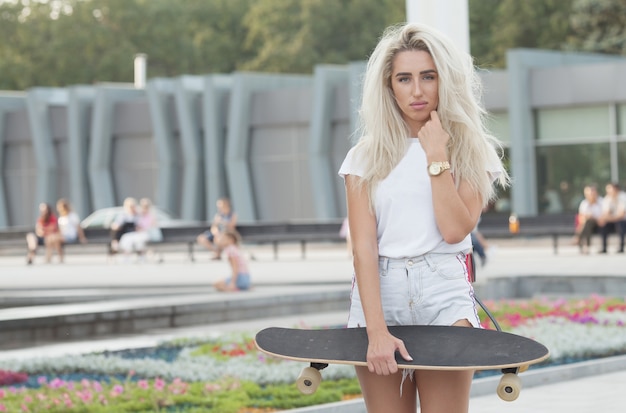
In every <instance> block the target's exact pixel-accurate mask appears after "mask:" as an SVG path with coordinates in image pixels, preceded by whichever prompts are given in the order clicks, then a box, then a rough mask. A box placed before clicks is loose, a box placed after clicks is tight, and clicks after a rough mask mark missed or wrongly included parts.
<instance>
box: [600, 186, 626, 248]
mask: <svg viewBox="0 0 626 413" xmlns="http://www.w3.org/2000/svg"><path fill="white" fill-rule="evenodd" d="M605 191H606V196H605V197H604V198H603V199H602V215H601V216H600V219H599V220H598V226H599V227H600V234H601V235H602V249H601V250H600V251H599V252H600V254H606V252H607V248H606V247H607V240H608V236H609V233H611V232H616V233H617V234H618V235H619V238H620V244H619V249H618V250H617V252H618V253H623V252H624V237H625V236H626V193H625V192H623V191H621V190H620V187H619V184H618V183H616V182H613V183H609V184H607V185H606V188H605Z"/></svg>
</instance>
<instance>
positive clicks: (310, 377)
mask: <svg viewBox="0 0 626 413" xmlns="http://www.w3.org/2000/svg"><path fill="white" fill-rule="evenodd" d="M321 381H322V374H321V373H320V371H319V370H318V369H316V368H314V367H305V368H303V369H302V371H301V372H300V375H299V376H298V378H297V379H296V386H297V387H298V390H300V393H302V394H313V393H315V391H316V390H317V388H318V387H319V385H320V382H321Z"/></svg>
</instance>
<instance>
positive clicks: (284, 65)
mask: <svg viewBox="0 0 626 413" xmlns="http://www.w3.org/2000/svg"><path fill="white" fill-rule="evenodd" d="M404 4H405V3H404V1H403V0H384V1H379V0H378V1H377V0H367V1H364V0H331V1H329V0H325V1H320V0H259V1H256V2H255V3H254V4H253V5H252V7H251V8H250V11H249V12H248V14H247V15H246V17H245V20H244V26H245V27H247V29H248V38H247V43H246V46H247V48H248V49H249V50H253V51H255V53H254V57H253V58H252V59H250V60H248V61H247V62H245V63H244V64H243V65H242V68H243V69H247V70H263V71H274V72H298V73H309V72H311V71H312V69H313V66H314V65H315V64H318V63H347V62H349V61H351V60H365V59H366V58H367V55H368V54H369V53H370V52H371V50H372V49H373V47H374V46H375V45H376V42H377V40H378V37H379V36H380V34H381V32H382V30H383V29H384V28H385V27H386V26H387V25H389V24H391V23H397V22H401V21H403V20H405V12H404Z"/></svg>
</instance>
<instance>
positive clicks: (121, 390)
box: [111, 384, 124, 397]
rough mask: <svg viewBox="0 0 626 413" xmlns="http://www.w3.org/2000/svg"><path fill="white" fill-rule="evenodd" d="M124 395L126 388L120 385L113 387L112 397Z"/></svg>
mask: <svg viewBox="0 0 626 413" xmlns="http://www.w3.org/2000/svg"><path fill="white" fill-rule="evenodd" d="M122 393H124V387H122V386H121V385H119V384H116V385H115V386H113V389H112V390H111V396H113V397H117V396H119V395H120V394H122Z"/></svg>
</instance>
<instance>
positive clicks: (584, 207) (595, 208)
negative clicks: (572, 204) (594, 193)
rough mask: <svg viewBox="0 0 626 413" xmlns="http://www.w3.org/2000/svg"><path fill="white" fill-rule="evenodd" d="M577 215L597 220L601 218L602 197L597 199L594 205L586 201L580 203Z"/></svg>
mask: <svg viewBox="0 0 626 413" xmlns="http://www.w3.org/2000/svg"><path fill="white" fill-rule="evenodd" d="M578 213H579V214H581V215H587V214H589V215H591V217H592V218H595V219H598V218H600V217H601V216H602V197H598V199H597V200H596V202H595V203H593V204H592V203H590V202H589V201H587V200H586V199H583V200H582V201H580V206H579V207H578Z"/></svg>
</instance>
